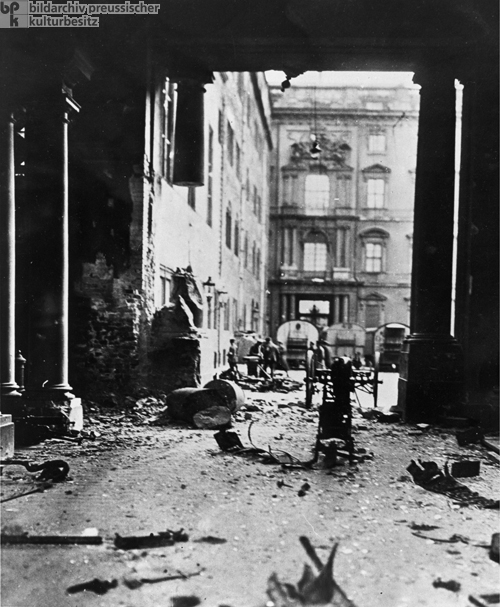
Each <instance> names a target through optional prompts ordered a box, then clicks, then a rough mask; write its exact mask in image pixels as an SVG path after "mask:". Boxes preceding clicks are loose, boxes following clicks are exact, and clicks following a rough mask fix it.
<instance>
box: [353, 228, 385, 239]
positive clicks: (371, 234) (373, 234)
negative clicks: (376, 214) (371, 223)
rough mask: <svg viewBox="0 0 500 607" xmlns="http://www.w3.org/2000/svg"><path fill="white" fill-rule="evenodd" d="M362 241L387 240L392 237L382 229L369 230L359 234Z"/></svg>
mask: <svg viewBox="0 0 500 607" xmlns="http://www.w3.org/2000/svg"><path fill="white" fill-rule="evenodd" d="M359 237H360V238H361V239H362V240H387V239H388V238H389V237H390V234H389V232H387V231H386V230H383V229H382V228H369V229H368V230H365V231H364V232H361V233H360V234H359Z"/></svg>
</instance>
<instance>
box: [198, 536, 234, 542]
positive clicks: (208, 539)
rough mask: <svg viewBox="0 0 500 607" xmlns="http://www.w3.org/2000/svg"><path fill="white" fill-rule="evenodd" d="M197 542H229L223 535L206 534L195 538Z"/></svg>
mask: <svg viewBox="0 0 500 607" xmlns="http://www.w3.org/2000/svg"><path fill="white" fill-rule="evenodd" d="M194 541H195V542H200V543H201V542H203V543H205V544H225V543H226V542H227V540H226V539H224V538H223V537H215V536H213V535H204V536H203V537H200V538H198V539H197V540H194Z"/></svg>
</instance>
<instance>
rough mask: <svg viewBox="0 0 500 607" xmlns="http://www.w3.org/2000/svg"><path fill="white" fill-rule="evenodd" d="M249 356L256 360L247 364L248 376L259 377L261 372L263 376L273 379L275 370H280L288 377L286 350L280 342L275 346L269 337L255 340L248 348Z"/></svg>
mask: <svg viewBox="0 0 500 607" xmlns="http://www.w3.org/2000/svg"><path fill="white" fill-rule="evenodd" d="M249 355H250V356H252V357H255V358H256V360H254V361H251V362H249V364H248V374H249V375H254V376H257V377H259V375H261V374H262V371H263V372H264V375H268V376H270V377H271V378H274V372H275V370H276V369H281V370H282V371H285V373H286V374H287V375H288V362H287V359H286V348H285V346H284V345H283V343H282V342H281V341H279V342H278V343H277V344H275V343H274V342H273V340H272V339H271V338H270V337H266V339H264V340H262V339H257V340H256V341H255V343H254V344H253V345H252V346H251V347H250V351H249Z"/></svg>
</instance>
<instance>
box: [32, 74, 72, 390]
mask: <svg viewBox="0 0 500 607" xmlns="http://www.w3.org/2000/svg"><path fill="white" fill-rule="evenodd" d="M42 99H43V101H41V102H39V103H37V104H36V105H35V106H34V107H33V108H32V110H31V112H30V115H29V119H28V124H27V127H26V138H27V146H28V156H27V175H28V181H29V196H30V199H31V206H32V208H33V218H34V219H32V221H33V226H32V230H33V246H32V249H31V251H30V256H31V264H32V267H33V276H32V282H33V284H32V286H33V291H32V292H33V306H32V311H31V322H32V323H33V328H34V338H33V339H34V342H33V344H32V349H31V352H32V358H33V360H31V361H28V362H30V363H31V365H30V374H29V377H28V386H27V388H28V389H27V392H26V395H27V396H29V395H30V392H31V393H33V391H36V392H39V390H40V388H41V387H42V386H43V392H44V393H47V394H48V393H50V394H51V396H56V397H57V394H60V395H66V396H65V398H66V397H67V394H66V393H68V392H70V391H71V386H70V385H69V382H68V380H69V378H68V300H69V229H68V122H69V113H70V111H78V110H79V106H78V105H77V104H76V103H75V102H74V100H73V99H72V97H71V95H70V94H68V93H61V86H60V85H59V86H56V85H55V84H54V85H53V88H52V90H50V91H48V92H46V94H45V95H43V97H42ZM38 396H40V394H39V393H38Z"/></svg>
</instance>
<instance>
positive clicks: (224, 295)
mask: <svg viewBox="0 0 500 607" xmlns="http://www.w3.org/2000/svg"><path fill="white" fill-rule="evenodd" d="M217 295H218V296H219V305H220V306H221V307H224V306H225V305H226V304H227V300H228V292H227V291H226V289H225V288H224V287H222V289H221V290H220V291H217Z"/></svg>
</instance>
